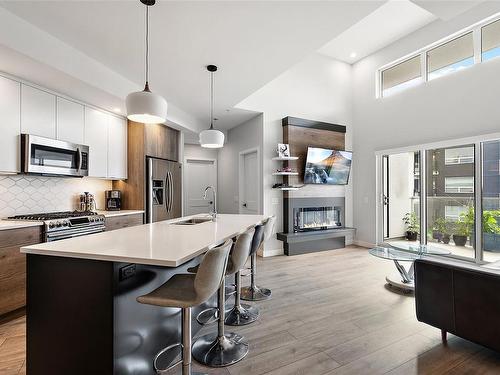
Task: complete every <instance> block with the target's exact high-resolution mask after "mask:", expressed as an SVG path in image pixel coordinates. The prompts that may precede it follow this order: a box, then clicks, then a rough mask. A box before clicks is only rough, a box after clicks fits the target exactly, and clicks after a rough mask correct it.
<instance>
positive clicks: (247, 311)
mask: <svg viewBox="0 0 500 375" xmlns="http://www.w3.org/2000/svg"><path fill="white" fill-rule="evenodd" d="M234 278H235V284H236V295H235V297H234V306H233V308H232V309H231V311H229V312H228V313H227V317H226V324H227V325H229V326H244V325H247V324H250V323H253V322H255V321H256V320H257V318H258V317H259V309H258V308H257V307H256V306H251V305H247V304H244V305H242V304H241V272H240V271H238V272H236V274H235V275H234Z"/></svg>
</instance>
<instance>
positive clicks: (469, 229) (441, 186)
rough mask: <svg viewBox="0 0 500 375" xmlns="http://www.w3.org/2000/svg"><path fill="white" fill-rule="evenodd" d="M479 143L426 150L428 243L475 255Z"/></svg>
mask: <svg viewBox="0 0 500 375" xmlns="http://www.w3.org/2000/svg"><path fill="white" fill-rule="evenodd" d="M475 166H476V163H475V146H474V144H469V145H460V146H453V147H446V148H437V149H431V150H427V151H426V172H425V173H426V211H427V215H426V217H427V220H426V230H425V234H426V236H427V243H428V244H429V245H431V244H432V246H436V247H441V248H444V249H446V250H447V251H449V252H450V253H451V254H452V255H455V256H459V257H466V258H471V259H474V258H475V252H474V246H475V240H474V227H475V226H474V224H475V221H474V209H475V191H474V186H475V177H474V174H475Z"/></svg>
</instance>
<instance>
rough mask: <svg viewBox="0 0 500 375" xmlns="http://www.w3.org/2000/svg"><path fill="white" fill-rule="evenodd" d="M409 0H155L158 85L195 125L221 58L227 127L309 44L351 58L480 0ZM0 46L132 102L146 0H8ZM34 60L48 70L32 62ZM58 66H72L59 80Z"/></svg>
mask: <svg viewBox="0 0 500 375" xmlns="http://www.w3.org/2000/svg"><path fill="white" fill-rule="evenodd" d="M412 1H413V2H410V1H409V0H391V1H389V2H387V0H366V1H361V0H357V1H352V0H345V1H293V0H292V1H157V5H155V6H154V7H153V8H152V9H151V59H152V61H151V79H150V81H151V89H152V90H153V91H155V92H157V93H159V94H161V95H163V96H164V97H165V98H166V99H167V100H168V101H169V105H170V107H169V121H170V122H171V123H176V124H181V126H184V127H185V128H188V129H189V130H190V131H191V132H193V134H195V133H196V132H198V131H199V130H200V129H201V128H202V127H204V126H207V125H208V117H209V116H208V113H209V75H208V73H207V72H206V70H205V66H206V65H207V64H216V65H218V66H219V71H218V72H217V73H216V74H217V75H216V87H215V89H216V98H215V107H216V108H215V116H216V117H217V118H218V119H219V120H218V121H217V122H216V126H217V127H220V128H223V129H229V128H231V127H234V126H236V125H238V124H240V123H242V122H244V121H246V120H248V119H250V118H251V117H253V116H255V112H250V111H244V110H242V109H236V108H234V106H235V105H236V104H237V103H239V102H241V101H242V100H244V99H245V98H247V97H248V96H250V95H251V94H252V93H254V92H255V91H256V90H258V89H260V88H261V87H263V86H265V85H266V84H267V83H268V82H270V81H272V80H273V79H274V78H276V77H277V76H278V75H280V74H282V73H283V72H285V71H286V70H288V69H289V68H291V67H292V66H294V65H295V64H297V63H298V62H300V61H301V60H303V59H304V58H305V57H306V56H308V55H309V54H311V53H314V52H315V51H317V50H319V51H320V52H321V53H323V54H325V55H328V56H330V57H333V58H336V59H340V60H343V61H346V62H348V63H353V62H354V61H357V60H358V59H360V58H362V57H363V56H366V55H368V54H371V53H373V52H375V51H376V50H378V49H380V48H383V47H385V46H386V45H388V44H390V43H392V42H394V41H395V40H397V39H399V38H401V37H403V36H405V35H407V34H408V33H411V32H412V31H414V30H416V29H418V28H420V27H422V26H423V25H425V24H427V23H429V22H432V20H434V19H436V17H442V18H443V19H446V18H449V17H453V16H454V15H456V14H458V13H460V12H463V11H465V10H467V9H469V8H470V7H472V6H474V5H476V4H477V3H478V2H480V0H475V1H452V0H450V1H430V0H412ZM415 4H418V6H417V5H415ZM447 4H448V5H449V6H448V5H447ZM430 12H432V13H435V15H434V14H432V13H430ZM0 47H2V48H0V69H2V67H4V66H5V67H7V68H8V67H13V70H12V71H10V72H11V73H12V74H19V75H21V76H23V77H24V78H26V79H35V78H34V76H35V75H36V76H37V77H38V78H37V79H36V81H37V83H40V84H43V85H47V86H48V87H49V88H53V89H56V90H57V89H60V87H61V86H64V85H66V86H67V90H66V91H65V92H64V93H66V94H68V95H72V94H73V93H75V92H78V91H79V90H80V87H79V86H78V84H77V80H80V81H81V82H82V83H83V85H82V90H81V91H82V92H83V91H85V98H87V97H90V96H91V93H90V90H89V87H95V88H96V90H98V91H99V93H101V94H102V93H107V94H109V95H108V96H109V97H113V98H115V99H113V100H108V101H109V103H108V101H106V99H105V98H106V95H100V96H96V97H99V98H100V99H101V98H103V100H104V101H106V103H102V104H101V106H102V107H104V108H115V107H119V108H120V109H121V111H122V113H124V104H123V99H124V98H125V96H126V94H127V93H128V92H130V91H132V90H137V89H141V88H142V86H143V72H144V61H143V60H144V6H143V5H142V4H141V3H140V2H139V0H122V1H117V0H114V1H111V0H110V1H74V0H71V1H44V0H39V1H3V0H0ZM9 49H10V50H12V51H15V52H17V53H18V54H22V55H24V56H25V57H26V58H28V57H29V59H31V60H30V63H29V64H27V63H25V64H18V65H16V57H15V56H16V55H15V53H9V54H6V53H3V52H2V51H7V50H9ZM353 52H355V53H356V57H350V55H351V53H353ZM6 61H8V64H7V63H6ZM37 62H38V63H40V66H42V67H43V69H38V70H37V69H34V66H35V63H37ZM28 66H29V67H30V68H29V69H28V68H27V67H28ZM23 67H25V68H24V70H22V68H23ZM49 67H50V68H51V69H52V70H51V71H50V74H45V75H44V72H47V71H48V70H49ZM57 71H60V72H61V75H64V79H61V81H60V82H55V81H56V78H55V76H56V74H55V73H56V72H57ZM69 77H71V78H72V79H73V81H71V82H72V83H71V85H70V86H68V85H67V82H70V80H69ZM50 80H52V81H50ZM51 82H52V84H51ZM50 86H52V87H50ZM77 98H78V97H77ZM116 99H117V100H116ZM117 103H120V104H117ZM94 104H97V103H94Z"/></svg>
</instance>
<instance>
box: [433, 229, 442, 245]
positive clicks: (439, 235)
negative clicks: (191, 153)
mask: <svg viewBox="0 0 500 375" xmlns="http://www.w3.org/2000/svg"><path fill="white" fill-rule="evenodd" d="M432 238H433V239H435V240H437V242H441V240H442V239H443V233H441V232H438V231H437V230H433V231H432Z"/></svg>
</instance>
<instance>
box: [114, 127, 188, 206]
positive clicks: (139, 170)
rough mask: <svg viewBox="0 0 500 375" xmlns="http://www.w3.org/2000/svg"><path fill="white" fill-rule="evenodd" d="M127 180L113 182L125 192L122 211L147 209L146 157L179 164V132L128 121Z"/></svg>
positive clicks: (115, 187) (116, 187)
mask: <svg viewBox="0 0 500 375" xmlns="http://www.w3.org/2000/svg"><path fill="white" fill-rule="evenodd" d="M127 135H128V137H127V142H128V155H127V160H128V179H127V180H125V181H113V189H117V190H121V192H122V208H123V209H126V210H145V208H146V195H145V194H146V156H152V157H157V158H161V159H168V160H173V161H178V156H179V144H178V139H179V131H178V130H175V129H172V128H169V127H168V126H165V125H161V124H143V123H139V122H134V121H130V120H129V121H128V130H127Z"/></svg>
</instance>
